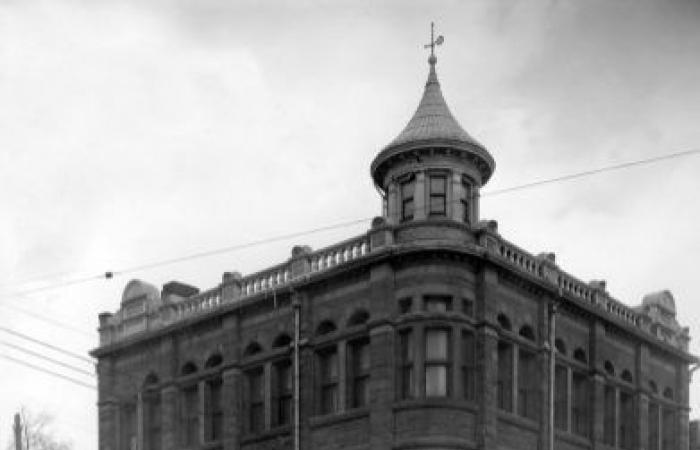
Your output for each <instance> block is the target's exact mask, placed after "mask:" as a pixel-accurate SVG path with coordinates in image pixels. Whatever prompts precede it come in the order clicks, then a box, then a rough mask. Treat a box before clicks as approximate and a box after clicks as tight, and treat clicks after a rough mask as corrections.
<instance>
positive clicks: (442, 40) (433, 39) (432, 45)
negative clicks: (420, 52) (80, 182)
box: [424, 22, 445, 59]
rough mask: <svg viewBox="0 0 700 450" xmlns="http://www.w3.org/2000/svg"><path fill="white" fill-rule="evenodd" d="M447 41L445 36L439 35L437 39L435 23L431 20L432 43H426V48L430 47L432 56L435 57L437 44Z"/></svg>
mask: <svg viewBox="0 0 700 450" xmlns="http://www.w3.org/2000/svg"><path fill="white" fill-rule="evenodd" d="M443 42H445V38H444V37H442V36H438V37H437V39H435V23H433V22H430V44H425V46H424V48H430V58H431V59H432V58H435V46H436V45H442V43H443Z"/></svg>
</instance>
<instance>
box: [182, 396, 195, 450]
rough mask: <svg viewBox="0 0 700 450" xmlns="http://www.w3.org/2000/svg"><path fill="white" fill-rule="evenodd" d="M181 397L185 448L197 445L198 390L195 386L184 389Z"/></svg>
mask: <svg viewBox="0 0 700 450" xmlns="http://www.w3.org/2000/svg"><path fill="white" fill-rule="evenodd" d="M182 396H183V405H182V406H183V411H182V417H183V421H184V423H183V433H184V441H185V445H186V446H192V445H196V444H198V443H199V390H198V389H197V385H196V384H195V385H192V386H188V387H186V388H185V389H184V390H183V391H182Z"/></svg>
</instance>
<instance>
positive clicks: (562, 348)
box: [554, 338, 566, 355]
mask: <svg viewBox="0 0 700 450" xmlns="http://www.w3.org/2000/svg"><path fill="white" fill-rule="evenodd" d="M554 348H555V349H556V350H557V353H559V354H560V355H566V343H565V342H564V339H562V338H556V339H555V340H554Z"/></svg>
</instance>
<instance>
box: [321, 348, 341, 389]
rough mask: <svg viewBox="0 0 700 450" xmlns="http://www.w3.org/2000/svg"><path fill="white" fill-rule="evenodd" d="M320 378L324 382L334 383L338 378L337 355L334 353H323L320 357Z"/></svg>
mask: <svg viewBox="0 0 700 450" xmlns="http://www.w3.org/2000/svg"><path fill="white" fill-rule="evenodd" d="M321 378H322V380H323V381H324V382H330V381H334V380H336V379H337V378H338V353H336V352H335V351H332V352H328V353H324V354H323V355H322V356H321Z"/></svg>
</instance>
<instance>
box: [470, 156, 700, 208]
mask: <svg viewBox="0 0 700 450" xmlns="http://www.w3.org/2000/svg"><path fill="white" fill-rule="evenodd" d="M699 153H700V149H694V150H687V151H684V152H678V153H670V154H667V155H661V156H654V157H652V158H647V159H638V160H636V161H630V162H626V163H620V164H614V165H612V166H604V167H600V168H598V169H591V170H584V171H583V172H574V173H571V174H569V175H563V176H559V177H555V178H547V179H544V180H538V181H533V182H530V183H525V184H519V185H517V186H511V187H507V188H503V189H497V190H495V191H488V192H486V193H484V194H482V195H481V196H482V197H486V196H494V195H501V194H505V193H508V192H513V191H519V190H521V189H528V188H533V187H537V186H543V185H545V184H552V183H559V182H562V181H569V180H575V179H577V178H583V177H588V176H591V175H597V174H599V173H604V172H612V171H615V170H621V169H627V168H630V167H635V166H644V165H648V164H653V163H656V162H659V161H665V160H668V159H676V158H682V157H684V156H691V155H696V154H699Z"/></svg>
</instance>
